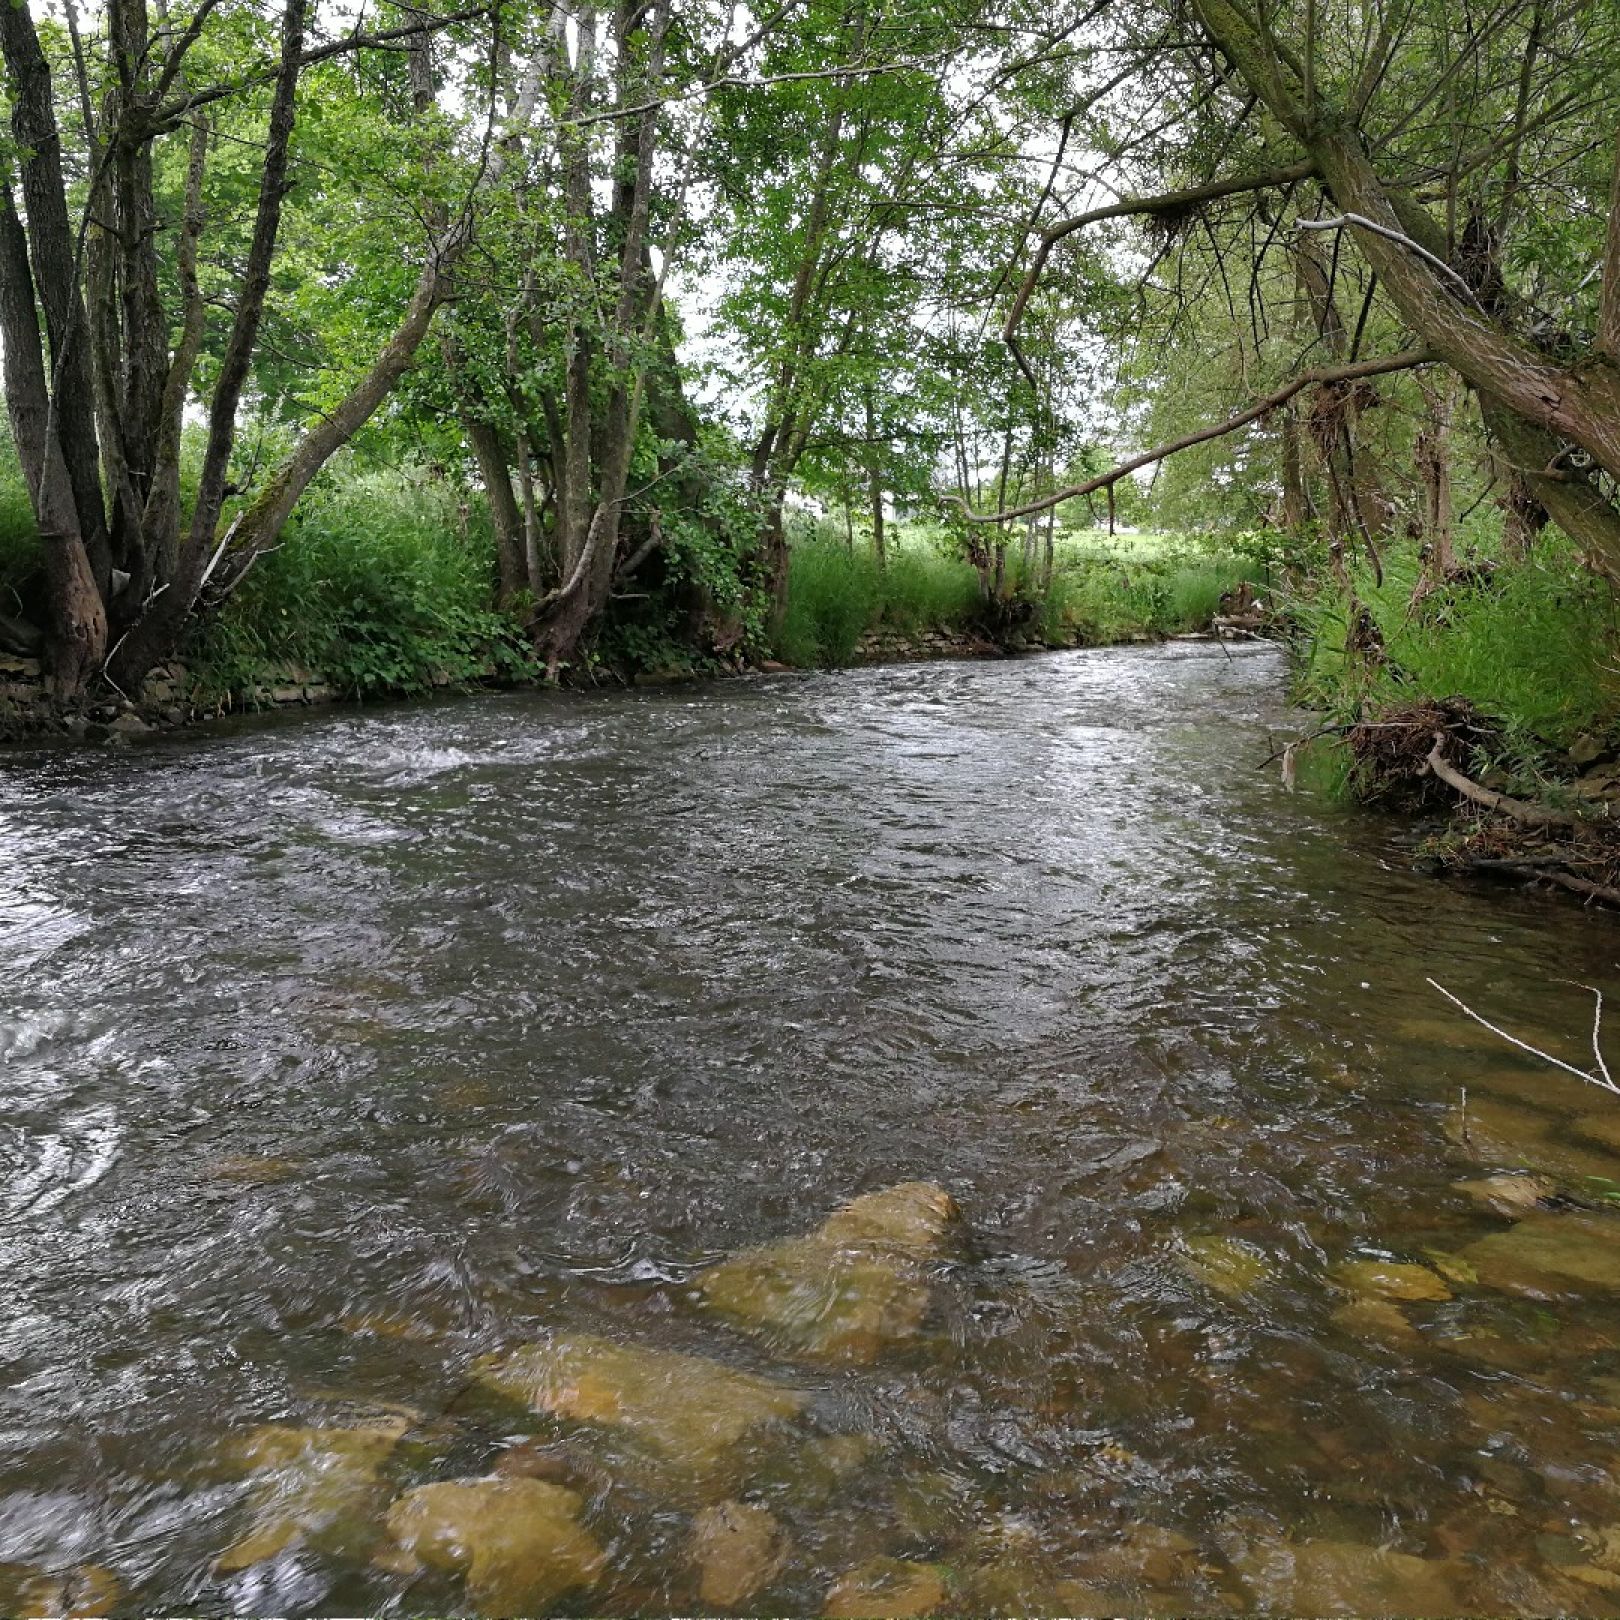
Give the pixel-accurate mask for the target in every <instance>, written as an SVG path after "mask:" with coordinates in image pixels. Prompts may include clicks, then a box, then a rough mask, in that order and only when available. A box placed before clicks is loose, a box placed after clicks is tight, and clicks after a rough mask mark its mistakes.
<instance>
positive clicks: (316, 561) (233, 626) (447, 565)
mask: <svg viewBox="0 0 1620 1620" xmlns="http://www.w3.org/2000/svg"><path fill="white" fill-rule="evenodd" d="M493 574H494V546H493V540H492V538H491V535H490V531H489V526H488V523H487V521H486V520H485V519H484V517H483V516H482V514H481V513H480V512H479V511H478V510H477V509H473V510H468V509H466V508H463V507H462V506H461V505H460V502H459V500H458V495H457V492H456V491H455V490H454V489H452V488H451V487H449V486H448V485H446V484H444V483H443V482H441V481H436V480H432V479H429V478H426V477H424V476H422V475H420V474H415V473H411V472H376V473H366V474H362V475H347V476H340V477H338V478H336V479H334V480H331V481H330V482H328V483H327V484H325V485H324V486H322V487H320V488H318V489H317V490H313V491H311V492H310V493H309V494H308V495H306V496H305V498H304V500H303V501H302V502H301V503H300V505H299V507H298V510H297V512H296V514H295V515H294V518H293V520H292V522H291V523H289V525H288V527H287V530H286V532H285V534H284V535H283V537H282V541H281V543H280V544H279V545H278V546H277V547H276V548H275V549H274V550H272V551H269V552H266V553H265V554H264V555H263V556H262V557H261V558H260V559H259V561H258V563H257V564H256V565H255V567H254V568H253V569H252V570H251V571H250V572H249V573H248V575H247V577H246V579H245V580H244V581H243V583H242V585H241V586H240V587H239V588H238V589H237V591H236V592H235V593H234V594H233V595H232V597H231V598H230V600H229V601H228V602H227V603H226V605H225V607H224V609H223V610H222V611H221V613H220V614H219V615H218V616H217V617H215V618H213V619H211V620H209V621H206V622H204V623H203V624H201V625H199V626H198V628H197V630H196V631H195V632H194V634H193V637H192V641H191V644H190V646H189V647H188V649H187V657H188V660H189V662H190V663H191V665H192V667H193V669H194V671H195V672H196V674H197V675H198V677H199V678H200V679H201V680H202V681H203V682H204V683H205V684H206V685H209V686H212V687H214V688H215V689H218V690H237V689H240V688H242V687H244V686H246V685H248V684H250V683H251V681H252V679H253V678H254V676H255V674H256V672H257V671H258V670H260V669H261V668H262V666H263V665H264V664H266V663H293V664H302V665H304V666H306V667H307V668H309V669H310V670H311V671H312V672H314V673H316V674H318V675H320V676H322V677H324V678H325V679H326V680H328V681H330V682H331V683H332V684H333V685H334V686H336V687H338V688H339V689H341V690H343V691H346V692H351V693H353V694H355V695H356V696H361V695H365V694H368V693H377V692H410V691H418V690H422V689H424V688H426V687H428V686H430V685H434V684H442V683H444V682H446V681H458V680H469V679H473V678H475V677H478V676H481V675H485V674H487V673H489V671H490V670H491V669H492V668H497V669H506V670H510V671H512V672H514V673H515V672H517V671H519V670H521V669H522V668H523V667H525V657H524V653H523V650H522V647H521V644H520V641H519V638H518V635H517V627H516V626H515V625H514V624H513V623H512V622H511V621H510V620H509V619H507V618H506V617H505V616H504V615H502V614H499V613H496V612H494V611H493V610H492V609H491V608H490V606H489V602H490V597H491V581H492V578H493Z"/></svg>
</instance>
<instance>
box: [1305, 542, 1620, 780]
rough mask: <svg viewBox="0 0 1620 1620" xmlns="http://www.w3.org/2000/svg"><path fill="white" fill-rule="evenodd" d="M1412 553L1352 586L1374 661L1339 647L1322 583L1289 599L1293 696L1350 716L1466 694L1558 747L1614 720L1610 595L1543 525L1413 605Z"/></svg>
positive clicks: (1512, 729)
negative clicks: (1533, 543)
mask: <svg viewBox="0 0 1620 1620" xmlns="http://www.w3.org/2000/svg"><path fill="white" fill-rule="evenodd" d="M1417 570H1418V563H1417V560H1416V558H1415V557H1411V556H1394V557H1391V558H1388V559H1386V565H1385V572H1384V581H1383V583H1382V585H1380V584H1378V583H1377V582H1376V581H1375V580H1373V579H1372V578H1371V577H1370V575H1369V574H1368V573H1367V572H1366V571H1365V570H1363V571H1362V572H1361V573H1360V574H1358V575H1357V576H1356V577H1355V586H1356V592H1357V594H1358V595H1359V596H1360V598H1361V600H1362V601H1363V603H1365V604H1366V606H1367V608H1368V611H1369V612H1370V613H1371V615H1372V618H1373V621H1374V623H1375V624H1376V625H1377V628H1378V631H1379V634H1380V635H1381V636H1382V638H1383V642H1384V658H1383V660H1382V661H1377V660H1374V661H1372V662H1368V661H1367V660H1365V659H1361V658H1351V657H1348V656H1347V655H1346V653H1345V643H1346V637H1347V634H1348V630H1349V609H1348V602H1347V599H1346V597H1345V596H1344V594H1343V592H1342V591H1339V590H1337V589H1319V590H1318V591H1316V592H1315V593H1314V594H1311V595H1308V596H1306V597H1304V598H1302V599H1300V600H1298V601H1296V602H1295V603H1294V605H1293V613H1294V617H1295V621H1296V624H1297V627H1298V630H1299V635H1298V638H1297V643H1296V645H1297V659H1296V686H1297V691H1298V695H1299V696H1300V698H1301V699H1302V700H1303V701H1305V702H1307V703H1312V704H1315V705H1317V706H1319V707H1323V708H1327V709H1329V710H1332V711H1334V712H1336V713H1342V714H1345V715H1347V716H1348V715H1350V714H1354V713H1357V712H1359V711H1360V710H1361V709H1362V708H1363V707H1364V706H1366V705H1369V704H1370V705H1373V706H1377V705H1381V704H1386V703H1402V702H1410V701H1412V700H1413V699H1415V698H1419V697H1432V698H1450V697H1461V698H1466V699H1468V700H1469V702H1471V703H1472V704H1473V705H1474V706H1475V707H1476V708H1478V709H1480V710H1481V711H1482V712H1484V713H1485V714H1487V715H1489V716H1490V717H1491V718H1492V719H1494V720H1495V721H1497V722H1498V724H1499V725H1500V726H1501V727H1502V728H1503V730H1504V732H1506V733H1507V734H1508V735H1509V737H1510V738H1512V739H1514V740H1515V742H1516V743H1517V745H1518V746H1520V747H1526V746H1528V747H1531V748H1533V747H1535V746H1537V745H1539V746H1541V747H1543V748H1546V747H1551V748H1558V749H1562V748H1567V747H1568V746H1569V745H1570V744H1571V743H1572V742H1573V741H1574V740H1575V738H1576V737H1578V736H1580V735H1581V734H1582V733H1583V732H1598V733H1607V732H1610V731H1613V730H1615V729H1616V727H1617V724H1620V661H1617V645H1620V621H1617V618H1616V609H1615V601H1614V596H1613V593H1612V591H1611V590H1610V589H1609V587H1608V586H1607V585H1605V584H1604V583H1603V582H1602V581H1600V580H1598V579H1596V578H1594V577H1593V575H1592V574H1591V573H1590V572H1588V571H1587V570H1586V569H1585V568H1584V567H1582V566H1581V564H1580V562H1579V560H1578V558H1577V557H1576V556H1575V555H1574V553H1573V551H1572V550H1571V549H1570V548H1569V547H1568V546H1566V545H1565V544H1564V543H1562V542H1561V541H1559V540H1557V539H1556V538H1554V537H1553V536H1552V535H1551V534H1550V533H1549V535H1548V537H1547V538H1546V540H1545V541H1544V542H1543V543H1542V545H1541V547H1540V548H1539V549H1538V551H1537V553H1536V555H1535V556H1534V557H1532V558H1531V559H1530V560H1528V561H1526V562H1522V563H1513V564H1503V565H1501V566H1500V567H1498V568H1497V570H1496V571H1495V572H1494V573H1493V574H1490V575H1488V576H1486V577H1484V578H1482V579H1479V580H1477V581H1473V582H1468V583H1461V584H1456V585H1452V586H1449V587H1447V588H1446V589H1445V590H1444V591H1443V592H1440V593H1436V594H1434V595H1431V596H1430V597H1428V598H1427V599H1426V600H1425V601H1424V602H1422V603H1421V604H1420V605H1419V606H1418V607H1416V608H1414V607H1412V605H1411V594H1412V586H1413V583H1414V581H1415V580H1416V578H1417Z"/></svg>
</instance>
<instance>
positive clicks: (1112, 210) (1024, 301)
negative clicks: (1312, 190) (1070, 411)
mask: <svg viewBox="0 0 1620 1620" xmlns="http://www.w3.org/2000/svg"><path fill="white" fill-rule="evenodd" d="M1315 173H1316V165H1315V163H1314V162H1312V161H1310V160H1309V159H1305V160H1302V161H1301V162H1299V163H1291V164H1289V165H1288V166H1287V167H1285V168H1281V169H1271V170H1268V171H1267V172H1266V173H1264V174H1247V175H1238V176H1236V177H1234V178H1232V179H1229V180H1212V181H1210V182H1209V183H1208V184H1207V185H1202V186H1189V187H1188V188H1187V189H1186V190H1183V191H1167V192H1164V193H1162V194H1161V195H1159V196H1156V197H1125V198H1122V199H1121V200H1120V201H1119V202H1113V203H1108V204H1106V205H1104V206H1103V207H1101V208H1093V209H1090V210H1089V211H1088V212H1086V213H1084V214H1072V215H1070V216H1069V217H1068V218H1067V219H1059V220H1054V221H1053V223H1052V224H1050V225H1048V226H1047V227H1046V229H1045V230H1044V231H1042V232H1041V243H1040V246H1039V247H1038V248H1036V250H1035V258H1034V260H1033V261H1032V262H1031V264H1030V267H1029V269H1028V271H1027V272H1026V273H1025V275H1024V279H1023V282H1022V284H1021V285H1020V286H1019V288H1018V295H1017V297H1016V298H1014V299H1013V304H1012V308H1011V309H1010V310H1009V311H1008V312H1007V320H1006V324H1005V325H1004V326H1003V327H1002V329H1001V336H1002V340H1003V342H1005V343H1006V344H1007V345H1008V347H1009V348H1010V349H1011V350H1012V352H1013V358H1014V359H1015V360H1016V361H1017V362H1018V366H1019V369H1020V370H1021V371H1022V372H1023V373H1024V375H1025V376H1026V377H1027V378H1029V381H1030V385H1031V386H1032V387H1034V386H1035V378H1034V376H1033V375H1032V374H1031V372H1030V369H1029V364H1028V362H1027V361H1026V360H1025V358H1024V355H1023V351H1022V350H1021V349H1020V348H1019V347H1018V335H1017V334H1018V324H1019V322H1020V321H1022V320H1023V318H1024V311H1025V309H1026V308H1028V306H1029V301H1030V299H1031V297H1033V296H1034V293H1035V288H1036V286H1037V285H1038V284H1039V282H1040V279H1041V273H1042V272H1043V271H1044V270H1045V269H1046V261H1047V260H1048V259H1049V258H1051V256H1052V249H1053V248H1055V247H1056V246H1057V245H1058V243H1059V242H1061V241H1062V240H1063V239H1064V237H1066V236H1073V235H1074V233H1075V232H1076V231H1080V230H1084V229H1085V227H1086V226H1088V225H1097V224H1100V223H1101V222H1102V221H1103V220H1105V219H1125V218H1127V217H1129V216H1132V215H1139V214H1160V215H1162V214H1172V215H1174V214H1179V213H1182V212H1184V211H1185V210H1187V209H1189V208H1196V207H1197V206H1198V205H1199V204H1200V203H1206V202H1217V201H1219V200H1220V199H1221V198H1222V197H1236V196H1238V195H1239V194H1241V193H1243V192H1246V191H1264V190H1267V189H1269V188H1270V187H1273V186H1286V185H1289V184H1290V183H1292V182H1294V181H1298V180H1304V179H1307V178H1309V176H1311V175H1313V174H1315Z"/></svg>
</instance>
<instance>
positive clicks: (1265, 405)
mask: <svg viewBox="0 0 1620 1620" xmlns="http://www.w3.org/2000/svg"><path fill="white" fill-rule="evenodd" d="M1434 359H1435V356H1434V355H1432V354H1430V353H1429V351H1428V350H1427V349H1403V350H1402V351H1401V352H1400V353H1398V354H1388V355H1383V356H1381V357H1379V358H1377V359H1373V360H1358V361H1356V362H1355V363H1354V364H1351V365H1345V366H1316V367H1313V368H1312V369H1311V370H1309V371H1302V372H1300V373H1299V374H1298V375H1297V376H1295V377H1293V378H1291V379H1290V380H1289V381H1288V382H1287V383H1285V384H1284V385H1283V386H1282V387H1281V388H1279V389H1277V390H1275V392H1273V393H1270V394H1267V395H1266V396H1265V397H1264V398H1263V399H1258V400H1256V401H1255V402H1254V404H1252V405H1250V406H1248V407H1247V408H1246V409H1244V410H1241V411H1239V412H1238V413H1237V415H1236V416H1229V417H1227V418H1226V420H1225V421H1224V422H1217V423H1215V424H1214V425H1213V426H1211V427H1207V428H1200V429H1199V430H1198V431H1197V432H1196V433H1187V434H1184V435H1183V436H1182V437H1181V438H1179V439H1171V440H1170V441H1169V442H1168V443H1166V444H1160V445H1155V446H1154V447H1153V449H1151V450H1144V451H1143V452H1142V453H1141V454H1140V455H1138V456H1132V457H1131V458H1130V459H1129V460H1127V461H1121V462H1119V463H1117V464H1116V465H1115V466H1113V467H1110V468H1109V470H1108V471H1107V472H1105V473H1099V474H1098V475H1097V477H1095V478H1088V479H1087V480H1086V481H1085V482H1084V483H1083V484H1070V485H1068V486H1067V487H1066V488H1064V489H1059V490H1055V491H1054V492H1053V493H1052V494H1050V495H1043V496H1042V497H1041V498H1040V499H1039V500H1038V501H1030V502H1029V503H1028V504H1026V505H1024V506H1016V507H1013V508H1012V509H1011V510H1010V511H1005V512H975V511H973V510H972V509H971V508H970V507H969V506H968V504H967V502H966V501H964V500H962V499H961V498H960V497H959V496H955V495H948V496H946V497H945V498H946V499H947V500H949V501H951V502H952V503H954V504H955V505H957V506H959V507H960V508H961V509H962V514H963V516H964V517H966V518H967V520H968V521H969V522H970V523H1009V522H1011V521H1012V520H1013V519H1014V518H1021V517H1028V516H1030V515H1031V514H1032V513H1035V512H1044V511H1046V510H1047V508H1048V507H1052V506H1057V505H1060V504H1061V503H1062V502H1064V501H1072V500H1076V499H1078V498H1079V497H1080V496H1082V495H1090V494H1091V493H1092V492H1093V491H1095V490H1099V489H1109V488H1111V487H1112V486H1113V485H1115V484H1117V483H1118V482H1119V481H1120V479H1122V478H1126V477H1129V476H1130V474H1131V473H1133V472H1136V471H1138V470H1139V469H1141V468H1143V467H1150V466H1152V465H1153V463H1154V462H1156V461H1165V460H1167V459H1168V458H1169V457H1171V456H1173V455H1177V454H1179V453H1180V452H1181V451H1183V450H1190V449H1191V448H1192V447H1193V446H1194V445H1195V444H1204V443H1206V442H1207V441H1208V440H1210V439H1219V438H1223V437H1225V435H1226V434H1228V433H1235V432H1236V431H1237V430H1238V429H1239V428H1242V427H1247V426H1248V425H1249V423H1251V422H1257V421H1259V419H1260V418H1261V417H1262V416H1265V415H1267V414H1268V413H1269V412H1271V411H1274V410H1276V409H1277V407H1278V406H1280V405H1286V404H1287V403H1288V401H1289V400H1291V399H1292V398H1293V397H1294V395H1295V394H1297V393H1300V392H1301V391H1302V390H1303V389H1306V388H1313V387H1316V386H1318V385H1320V384H1324V383H1340V382H1355V381H1358V380H1359V379H1361V378H1363V377H1381V376H1384V375H1385V374H1387V373H1388V372H1392V371H1410V370H1411V369H1412V368H1413V367H1414V366H1426V365H1428V364H1430V363H1431V362H1432V361H1433V360H1434Z"/></svg>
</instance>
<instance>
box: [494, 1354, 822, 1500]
mask: <svg viewBox="0 0 1620 1620" xmlns="http://www.w3.org/2000/svg"><path fill="white" fill-rule="evenodd" d="M473 1373H474V1376H475V1377H476V1378H477V1379H478V1380H479V1382H481V1383H482V1384H484V1385H485V1386H486V1387H488V1388H490V1389H493V1390H495V1391H496V1392H497V1393H498V1394H501V1395H504V1396H506V1397H507V1398H508V1399H509V1400H514V1401H518V1402H520V1403H522V1404H523V1405H525V1406H527V1407H529V1408H530V1409H531V1410H533V1411H536V1412H544V1413H548V1414H550V1415H551V1416H553V1417H557V1418H564V1419H567V1420H569V1421H571V1422H575V1423H585V1424H591V1425H593V1426H596V1427H598V1428H600V1429H602V1430H605V1431H608V1432H611V1433H612V1434H614V1435H615V1436H617V1437H618V1438H620V1439H622V1440H624V1441H626V1442H627V1443H628V1444H630V1445H631V1446H632V1447H634V1448H635V1449H637V1450H639V1451H640V1452H641V1453H643V1455H645V1456H647V1457H649V1458H650V1459H651V1460H653V1461H654V1462H656V1463H659V1464H661V1465H664V1468H665V1470H666V1473H667V1474H668V1475H669V1476H670V1477H673V1475H675V1474H684V1475H686V1476H688V1477H689V1478H690V1479H691V1480H693V1481H696V1482H698V1483H700V1484H713V1483H715V1482H718V1481H724V1480H726V1479H727V1478H728V1477H730V1476H731V1475H732V1474H734V1473H735V1472H737V1471H738V1470H737V1465H738V1463H739V1462H740V1460H741V1458H740V1453H742V1452H743V1451H744V1449H745V1448H746V1446H747V1444H748V1443H749V1442H750V1441H752V1440H754V1439H756V1438H757V1437H759V1436H760V1435H761V1434H762V1433H763V1432H764V1431H768V1430H769V1429H771V1428H772V1427H773V1426H774V1425H777V1424H780V1423H784V1422H786V1421H787V1420H789V1419H791V1418H794V1417H797V1416H798V1415H799V1413H800V1412H802V1411H803V1410H804V1406H805V1402H806V1396H805V1395H804V1394H803V1393H802V1392H801V1391H799V1390H796V1389H790V1388H788V1387H787V1386H786V1385H784V1384H778V1383H774V1382H772V1381H771V1380H769V1379H766V1378H758V1377H755V1376H754V1375H753V1374H752V1373H743V1372H737V1371H735V1370H734V1369H732V1368H730V1367H726V1366H722V1365H721V1364H720V1363H719V1362H718V1361H709V1360H707V1359H706V1358H704V1357H701V1356H686V1355H679V1354H677V1353H675V1352H674V1351H669V1350H650V1349H642V1348H638V1347H636V1346H632V1345H619V1344H614V1343H612V1342H611V1341H610V1340H608V1339H600V1338H596V1337H594V1336H592V1335H589V1334H581V1335H578V1336H575V1337H571V1338H558V1339H551V1340H548V1341H546V1342H544V1343H539V1344H526V1345H521V1346H519V1347H518V1348H517V1349H515V1350H511V1351H507V1352H504V1353H500V1354H497V1355H492V1356H485V1357H483V1358H482V1359H481V1360H480V1361H478V1362H477V1363H475V1364H474V1368H473Z"/></svg>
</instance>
